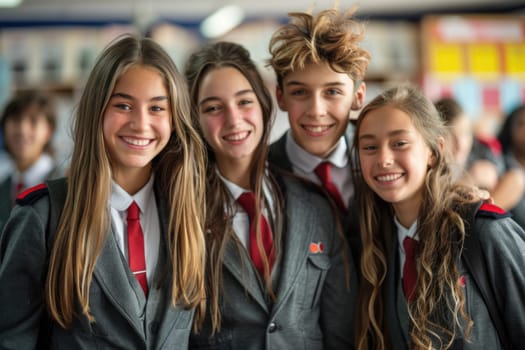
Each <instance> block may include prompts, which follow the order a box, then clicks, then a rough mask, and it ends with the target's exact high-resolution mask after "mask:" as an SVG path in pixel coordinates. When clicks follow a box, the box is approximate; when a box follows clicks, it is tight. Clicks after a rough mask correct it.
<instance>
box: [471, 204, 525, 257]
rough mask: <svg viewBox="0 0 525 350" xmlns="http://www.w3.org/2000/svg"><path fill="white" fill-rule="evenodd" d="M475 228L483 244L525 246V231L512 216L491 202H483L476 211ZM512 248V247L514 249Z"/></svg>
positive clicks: (508, 246) (521, 247)
mask: <svg viewBox="0 0 525 350" xmlns="http://www.w3.org/2000/svg"><path fill="white" fill-rule="evenodd" d="M474 220H475V230H476V233H477V235H479V240H480V242H481V244H482V245H484V246H486V247H488V246H494V247H495V246H500V247H507V248H504V249H509V248H510V247H514V248H516V247H520V249H523V247H525V231H524V230H523V228H522V227H521V226H520V225H518V224H517V223H516V222H515V221H514V220H513V219H512V216H511V215H510V214H509V213H508V212H506V211H505V210H503V209H502V208H500V207H498V206H497V205H494V204H490V203H482V204H481V205H480V206H479V208H478V209H477V211H476V213H475V218H474ZM514 248H512V249H514Z"/></svg>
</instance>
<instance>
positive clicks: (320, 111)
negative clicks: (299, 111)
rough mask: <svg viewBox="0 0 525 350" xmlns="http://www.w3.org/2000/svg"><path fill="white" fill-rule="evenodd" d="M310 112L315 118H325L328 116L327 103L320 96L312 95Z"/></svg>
mask: <svg viewBox="0 0 525 350" xmlns="http://www.w3.org/2000/svg"><path fill="white" fill-rule="evenodd" d="M308 112H309V114H310V115H311V116H313V117H323V116H326V115H327V110H326V101H325V100H324V99H323V97H322V96H321V95H320V94H313V95H312V97H311V99H310V106H309V111H308Z"/></svg>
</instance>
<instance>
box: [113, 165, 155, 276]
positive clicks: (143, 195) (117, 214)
mask: <svg viewBox="0 0 525 350" xmlns="http://www.w3.org/2000/svg"><path fill="white" fill-rule="evenodd" d="M153 183H154V177H153V175H151V177H150V179H149V180H148V182H147V183H146V185H144V187H142V188H141V189H140V191H138V192H137V193H136V194H135V195H133V196H130V195H129V194H128V193H127V192H126V191H125V190H124V189H123V188H122V187H120V186H119V185H118V184H117V183H115V182H112V191H111V199H110V203H109V205H110V207H111V221H112V226H113V230H114V232H115V235H116V238H117V242H118V246H119V248H120V250H121V252H122V254H123V255H124V256H125V257H126V260H128V239H127V226H128V224H127V219H126V218H127V210H128V207H129V206H130V205H131V203H132V202H133V201H135V202H137V205H138V206H139V208H140V226H141V227H142V231H143V232H144V250H145V254H146V276H147V279H148V284H151V283H152V281H153V277H154V276H153V274H154V272H155V268H156V266H157V261H158V255H159V244H160V236H161V234H160V220H159V214H158V211H157V203H156V201H155V193H154V191H153Z"/></svg>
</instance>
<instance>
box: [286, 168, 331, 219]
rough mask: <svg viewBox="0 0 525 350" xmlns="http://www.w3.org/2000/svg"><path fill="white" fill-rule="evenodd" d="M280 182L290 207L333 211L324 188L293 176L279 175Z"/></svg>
mask: <svg viewBox="0 0 525 350" xmlns="http://www.w3.org/2000/svg"><path fill="white" fill-rule="evenodd" d="M278 182H279V184H280V186H281V189H282V192H283V193H284V197H285V201H286V203H287V205H288V206H292V207H294V208H302V210H307V211H308V210H314V211H316V212H317V213H319V214H321V212H320V211H322V210H327V211H331V210H332V209H331V206H330V202H329V200H328V199H327V197H326V195H325V194H324V192H323V190H322V188H321V187H320V186H318V185H316V184H314V183H313V182H311V181H308V180H306V179H303V178H301V177H298V176H295V175H293V174H287V173H284V172H282V173H279V174H278Z"/></svg>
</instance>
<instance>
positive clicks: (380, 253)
mask: <svg viewBox="0 0 525 350" xmlns="http://www.w3.org/2000/svg"><path fill="white" fill-rule="evenodd" d="M384 106H391V107H393V108H396V109H399V110H401V111H403V112H405V113H406V114H408V115H409V116H410V118H411V121H412V123H413V124H414V126H415V127H416V129H417V130H418V132H419V133H421V135H422V136H423V138H424V140H425V141H426V143H427V146H428V148H429V149H430V150H431V152H432V155H433V157H434V158H435V163H434V165H433V166H432V167H429V169H428V172H427V175H426V180H425V185H424V189H423V200H422V203H421V207H420V210H419V214H418V218H417V231H416V235H417V236H418V237H419V241H420V244H419V246H418V250H417V252H416V255H417V256H418V263H417V270H418V276H419V277H418V282H417V286H416V291H415V292H416V294H417V297H416V300H414V302H412V303H410V305H409V310H408V311H409V319H410V325H411V327H410V328H411V329H410V339H411V347H410V348H411V349H430V348H432V346H435V345H436V344H439V346H438V348H439V349H449V348H451V346H452V344H453V341H454V339H455V338H456V336H457V335H458V334H459V333H462V334H464V335H465V337H466V338H468V336H469V334H470V331H471V329H472V325H473V322H472V320H471V319H470V317H469V315H468V314H467V311H466V305H465V304H466V303H465V295H464V293H463V288H462V286H461V284H460V283H458V281H459V277H460V276H459V272H458V267H457V262H458V259H459V257H460V254H461V251H462V249H463V241H464V237H465V230H466V229H465V223H464V220H463V218H464V217H465V215H466V213H467V212H468V208H469V205H470V204H472V203H473V202H474V201H476V200H477V198H475V196H473V195H472V194H473V193H474V191H473V189H472V188H470V187H466V186H461V185H459V184H455V183H454V181H453V178H452V175H451V171H450V167H449V160H448V159H449V157H450V155H449V154H448V150H447V149H446V148H443V147H440V145H439V144H440V142H441V141H440V140H444V138H445V135H446V134H447V131H446V129H445V125H444V123H443V121H442V120H441V118H440V116H439V113H438V111H437V110H436V108H435V107H434V105H433V104H432V102H431V101H430V100H429V99H428V98H427V97H425V96H424V95H423V93H422V92H421V91H420V90H419V89H417V88H416V87H414V86H411V85H402V86H397V87H394V88H391V89H389V90H387V91H385V92H383V93H382V94H380V95H378V96H377V97H376V98H374V99H373V100H372V101H371V102H370V103H369V104H368V105H367V106H365V107H364V108H363V110H362V111H361V113H360V115H359V118H358V120H357V125H356V132H355V135H356V137H355V138H354V150H355V155H354V158H353V159H352V161H353V165H354V169H358V168H359V151H360V150H359V141H360V140H359V137H358V136H359V132H360V127H361V124H362V121H363V119H364V118H365V117H366V115H367V114H368V113H369V112H371V111H374V110H377V109H379V108H381V107H384ZM385 117H387V116H385ZM354 181H355V184H356V185H355V186H356V200H357V203H358V208H360V212H359V228H360V234H361V240H362V247H363V249H362V253H361V260H360V261H361V263H360V266H361V275H362V279H361V285H360V297H359V300H358V309H359V310H358V316H357V331H356V333H357V341H356V343H357V344H356V348H357V349H360V350H368V349H388V348H390V347H391V344H389V343H388V342H389V340H388V336H385V334H387V333H388V325H387V324H386V319H385V312H384V308H385V304H384V301H383V297H382V296H383V295H384V293H392V291H390V290H388V287H387V286H386V285H385V279H386V275H387V271H388V270H390V269H392V268H395V267H392V266H389V265H388V258H387V249H388V248H387V247H388V246H389V242H392V240H394V239H396V238H395V237H394V235H395V233H394V232H395V227H394V224H393V212H392V207H391V204H390V203H387V202H385V201H384V200H382V199H381V198H380V197H379V196H378V195H376V194H375V193H374V192H373V191H372V189H371V188H369V187H368V186H367V185H366V183H365V180H364V178H363V176H362V175H361V174H360V173H359V172H357V171H356V172H355V179H354ZM449 316H450V317H451V318H448V317H449ZM450 320H452V321H450Z"/></svg>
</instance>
